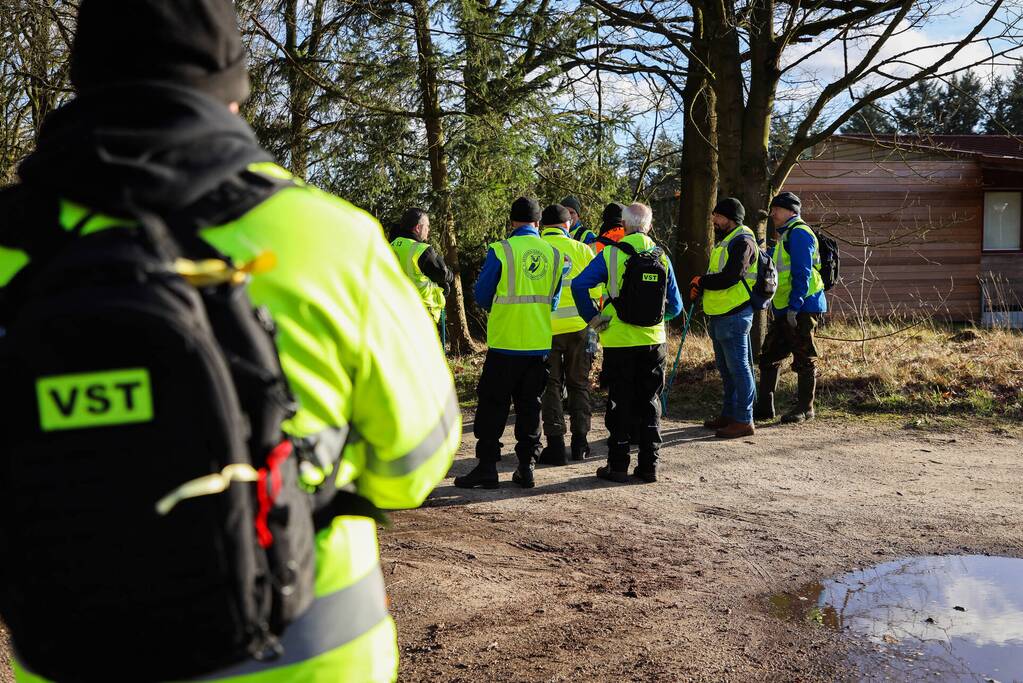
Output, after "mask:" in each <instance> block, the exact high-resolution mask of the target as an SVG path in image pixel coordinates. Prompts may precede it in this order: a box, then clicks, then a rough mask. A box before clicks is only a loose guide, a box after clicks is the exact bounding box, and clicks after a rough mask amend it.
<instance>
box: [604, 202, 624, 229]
mask: <svg viewBox="0 0 1023 683" xmlns="http://www.w3.org/2000/svg"><path fill="white" fill-rule="evenodd" d="M623 211H625V207H624V206H623V205H621V204H619V203H617V202H612V203H610V204H608V205H607V206H605V207H604V213H603V214H601V216H600V229H601V231H603V232H606V231H608V230H610V229H611V228H618V227H621V226H622V225H623V224H622V212H623Z"/></svg>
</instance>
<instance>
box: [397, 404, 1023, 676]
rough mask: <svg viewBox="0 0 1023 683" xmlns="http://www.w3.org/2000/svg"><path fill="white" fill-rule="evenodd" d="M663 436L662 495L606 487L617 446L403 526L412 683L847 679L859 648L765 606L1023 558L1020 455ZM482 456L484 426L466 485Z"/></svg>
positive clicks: (999, 441)
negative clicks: (813, 590)
mask: <svg viewBox="0 0 1023 683" xmlns="http://www.w3.org/2000/svg"><path fill="white" fill-rule="evenodd" d="M595 422H596V420H595ZM509 431H510V430H509ZM592 436H593V437H594V438H593V440H596V439H602V438H603V437H604V436H606V433H604V432H602V431H597V432H595V433H594V434H593V435H592ZM664 437H665V448H664V450H663V451H662V454H663V459H662V462H663V466H662V477H661V481H660V482H658V483H657V484H653V485H647V484H639V483H637V484H634V485H632V484H630V485H615V484H607V483H604V482H600V481H599V480H597V479H595V478H594V477H593V472H594V470H595V468H596V467H597V465H598V464H599V463H600V462H601V461H602V459H603V455H604V453H605V450H604V446H603V444H602V443H601V444H600V445H599V446H597V448H596V449H595V451H596V452H595V454H594V456H593V457H591V458H590V459H589V461H587V462H586V463H582V464H573V465H570V466H567V467H562V468H544V469H541V470H538V472H537V487H536V488H535V489H533V490H532V491H523V490H521V489H519V488H518V487H516V486H514V485H512V484H510V483H506V484H503V485H502V488H501V489H500V490H497V491H471V492H466V491H461V490H459V489H456V488H454V487H453V486H451V485H450V484H451V482H450V479H448V480H446V481H445V482H444V483H443V484H442V485H441V486H440V487H439V488H438V490H437V491H436V492H435V493H434V495H433V496H432V497H431V499H430V500H429V501H428V502H427V507H426V509H422V510H417V511H413V512H407V513H401V514H398V515H396V517H395V525H394V528H393V530H391V531H390V532H387V533H386V534H384V536H383V538H382V551H383V558H384V569H385V575H386V577H387V580H388V582H389V585H390V595H391V604H392V611H393V613H394V615H395V617H396V619H397V621H398V625H399V629H400V640H401V646H402V658H403V660H402V661H403V663H402V680H407V681H466V682H468V681H481V680H491V681H561V680H570V681H583V680H585V681H621V680H634V681H652V680H657V681H682V680H700V681H723V680H734V681H745V680H765V679H766V680H801V681H805V680H835V679H842V678H849V677H850V676H851V675H850V672H849V670H848V669H847V668H846V667H845V666H844V665H843V659H844V658H843V654H844V652H845V650H846V648H847V647H849V642H848V641H847V640H845V639H843V638H840V637H839V636H837V635H836V634H834V633H831V632H828V631H825V630H824V629H820V628H813V627H810V626H802V625H793V624H788V623H784V622H781V621H779V620H776V619H775V618H773V617H770V616H767V615H766V613H765V610H764V607H763V596H765V595H766V594H769V593H771V592H774V591H780V590H787V589H794V588H797V587H799V586H801V585H803V584H805V583H808V582H810V581H814V580H816V579H820V578H826V577H829V576H832V575H835V574H839V573H842V572H843V571H846V570H851V569H854V568H856V567H864V566H869V565H872V564H877V563H881V562H885V561H889V560H892V559H896V558H897V557H901V556H909V555H919V554H948V553H993V554H1006V555H1013V556H1023V531H1021V529H1023V452H1021V451H1023V449H1021V442H1020V441H1019V439H1018V438H1015V437H1010V436H1006V435H1004V434H1002V435H999V434H996V433H991V432H990V431H987V432H985V431H982V430H971V431H962V432H954V433H935V432H922V431H916V430H906V429H902V428H901V427H900V426H898V425H888V424H878V423H864V422H840V421H818V422H817V423H816V424H815V425H814V426H813V427H812V428H805V429H798V428H782V427H774V428H766V429H762V430H760V431H758V433H757V436H756V439H755V441H753V440H746V441H742V440H740V441H738V442H735V441H733V442H721V441H716V440H714V439H712V438H708V433H707V432H705V431H704V430H703V429H701V428H699V427H696V426H693V425H691V424H684V423H679V422H670V421H669V422H667V423H666V424H665V430H664ZM511 443H513V441H512V439H511V436H510V433H509V434H506V439H505V444H506V449H505V450H506V452H508V450H509V449H508V448H507V446H508V445H509V444H511ZM473 445H474V442H473V438H472V434H471V425H470V426H469V427H467V434H466V435H465V443H464V445H463V447H462V451H461V453H460V454H459V456H458V462H456V464H455V466H454V468H453V470H452V474H461V473H463V472H465V471H467V470H468V469H469V468H470V467H471V465H472V461H471V455H472V448H473ZM513 461H514V457H513V456H512V457H508V456H506V457H505V459H504V461H503V462H502V463H501V464H502V465H503V467H502V470H503V471H502V481H503V482H507V481H509V479H510V472H511V470H512V468H513V467H514V463H513Z"/></svg>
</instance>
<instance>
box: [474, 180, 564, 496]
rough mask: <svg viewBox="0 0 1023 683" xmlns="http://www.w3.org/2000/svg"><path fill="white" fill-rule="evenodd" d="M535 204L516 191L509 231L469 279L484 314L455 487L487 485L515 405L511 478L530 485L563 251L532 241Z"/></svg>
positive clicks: (494, 483)
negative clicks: (469, 459) (469, 463)
mask: <svg viewBox="0 0 1023 683" xmlns="http://www.w3.org/2000/svg"><path fill="white" fill-rule="evenodd" d="M540 216H541V212H540V205H539V204H538V203H537V202H536V200H535V199H530V198H529V197H519V198H518V199H516V200H515V202H514V203H512V206H511V215H510V219H511V231H512V232H511V236H509V237H508V238H507V239H504V240H501V241H500V242H495V243H493V244H491V245H490V249H489V250H488V251H487V257H486V260H485V261H484V262H483V269H482V270H481V271H480V276H479V279H478V280H477V281H476V288H475V294H476V303H477V304H479V306H480V307H481V308H482V309H483V310H485V311H489V312H490V317H489V318H488V319H487V345H488V347H489V348H488V349H487V358H486V360H485V361H484V362H483V373H482V374H481V375H480V379H479V383H478V384H477V385H476V397H477V400H478V403H477V406H476V418H475V419H474V420H473V434H474V435H475V436H476V458H477V460H478V461H479V462H478V463H477V464H476V467H474V468H473V469H472V471H470V472H468V473H467V474H464V475H462V476H459V477H455V482H454V483H455V486H457V487H459V488H475V487H477V486H479V487H482V488H487V489H495V488H497V487H498V486H499V485H500V484H499V483H498V480H497V461H498V460H499V459H500V457H501V435H502V434H504V428H505V425H506V423H507V421H508V410H509V408H510V407H511V404H512V403H514V404H515V454H516V455H517V456H518V460H519V466H518V468H517V469H516V470H515V474H514V475H513V476H512V481H513V482H515V483H516V484H518V485H519V486H521V487H523V488H532V487H533V486H534V485H535V483H534V480H533V467H534V465H535V462H536V459H537V457H538V456H539V455H540V405H541V396H542V395H543V390H544V387H545V386H546V384H547V374H548V369H547V356H548V355H549V354H550V352H551V337H552V334H551V311H553V310H556V309H557V308H558V301H559V299H560V297H561V282H562V277H563V275H564V273H565V271H566V268H567V266H565V265H564V264H565V257H564V255H562V253H561V252H560V251H559V250H558V249H557V248H555V247H554V246H552V245H550V244H548V243H547V242H545V241H543V240H542V239H540V231H539V230H538V229H537V224H538V223H539V222H540Z"/></svg>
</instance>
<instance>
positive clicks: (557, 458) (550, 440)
mask: <svg viewBox="0 0 1023 683" xmlns="http://www.w3.org/2000/svg"><path fill="white" fill-rule="evenodd" d="M536 462H537V464H540V465H555V466H556V465H566V464H568V461H567V460H566V459H565V437H564V436H548V437H547V447H546V448H544V449H543V450H542V451H540V457H539V459H537V461H536Z"/></svg>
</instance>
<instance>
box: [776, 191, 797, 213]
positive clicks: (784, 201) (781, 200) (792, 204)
mask: <svg viewBox="0 0 1023 683" xmlns="http://www.w3.org/2000/svg"><path fill="white" fill-rule="evenodd" d="M771 206H780V207H781V208H783V209H788V210H789V211H791V212H792V213H799V207H800V206H802V203H801V202H800V201H799V197H797V196H796V195H795V194H793V193H792V192H782V193H781V194H779V195H778V196H777V197H775V198H774V199H772V200H771Z"/></svg>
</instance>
